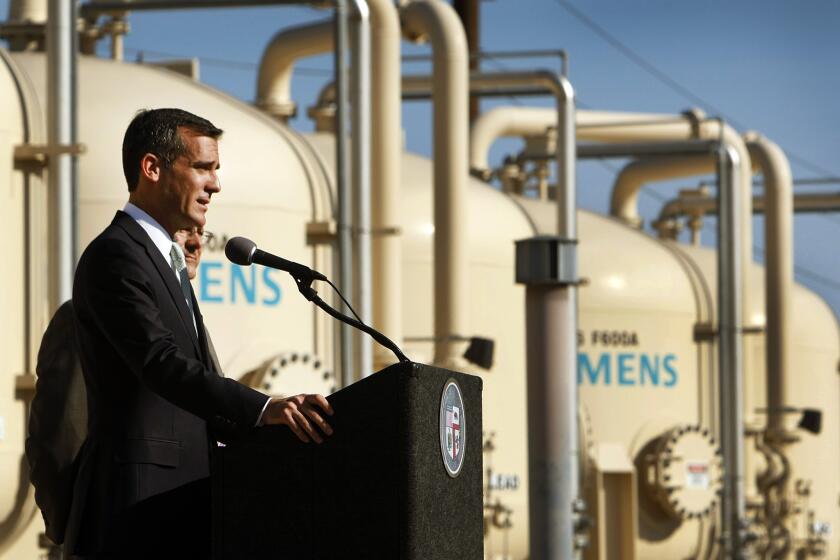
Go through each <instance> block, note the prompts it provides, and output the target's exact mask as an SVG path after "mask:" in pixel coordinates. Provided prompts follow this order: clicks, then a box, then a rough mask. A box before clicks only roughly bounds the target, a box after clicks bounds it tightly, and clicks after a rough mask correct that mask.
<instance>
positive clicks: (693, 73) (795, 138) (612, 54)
mask: <svg viewBox="0 0 840 560" xmlns="http://www.w3.org/2000/svg"><path fill="white" fill-rule="evenodd" d="M569 6H571V8H569ZM7 12H8V0H0V14H6V13H7ZM575 13H577V14H583V16H584V17H585V18H588V21H590V22H593V23H594V24H595V25H597V26H599V27H600V28H601V29H603V30H604V31H605V32H606V33H607V34H608V35H609V36H610V37H612V38H613V39H614V40H616V41H618V42H619V43H621V44H622V45H623V46H624V47H626V48H628V49H629V50H630V51H632V53H633V55H635V56H636V57H638V58H639V59H641V60H643V61H644V62H645V63H647V64H648V65H651V66H652V67H654V68H656V69H657V70H658V71H661V72H662V73H664V74H666V75H667V76H669V77H670V78H671V79H672V80H673V81H674V82H676V83H677V84H678V85H679V87H680V88H682V89H684V90H687V91H689V92H690V94H686V93H684V92H682V91H678V90H677V88H675V87H673V86H672V85H668V84H666V83H663V81H662V80H660V79H658V78H656V77H654V76H653V75H651V73H650V72H648V71H646V70H645V69H643V68H642V67H641V66H640V65H639V64H638V63H637V62H634V61H633V60H632V59H631V56H633V55H630V56H628V54H627V53H626V52H623V51H622V50H620V49H619V48H616V46H615V45H613V44H611V43H610V42H609V41H608V40H605V39H604V37H602V36H600V35H599V34H598V33H596V32H595V31H593V29H592V28H591V26H587V25H586V24H585V23H584V22H583V21H581V19H580V17H576V15H575ZM329 15H330V13H329V12H326V11H319V10H314V9H311V8H304V7H278V8H242V9H236V10H231V9H225V10H200V11H190V12H158V13H136V14H132V15H131V16H130V20H129V21H130V23H131V26H132V32H131V34H130V35H128V36H127V38H126V47H127V58H134V57H135V56H136V55H137V52H138V51H143V52H144V53H145V54H144V56H145V57H146V58H148V59H158V58H166V57H172V56H191V57H198V58H200V59H202V60H201V79H202V81H204V82H206V83H208V84H210V85H212V86H213V87H216V88H218V89H220V90H223V91H225V92H227V93H229V94H231V95H233V96H235V97H238V98H240V99H243V100H245V101H251V100H253V98H254V89H255V81H256V64H257V62H258V61H259V58H260V54H261V53H262V50H263V49H264V47H265V46H266V44H267V43H268V42H269V40H270V38H271V37H272V35H273V34H274V33H276V32H277V31H278V30H280V29H284V28H286V27H289V26H293V25H296V24H299V23H302V22H309V21H314V20H320V19H324V18H326V17H328V16H329ZM838 30H840V2H836V1H829V0H809V1H807V2H802V1H796V0H787V1H783V0H728V1H724V0H703V1H694V2H690V1H674V0H670V1H667V0H588V1H584V0H568V1H567V0H489V1H485V2H481V47H482V48H483V49H484V50H488V51H499V50H509V49H517V50H519V49H559V48H563V49H566V50H567V51H568V52H569V55H570V59H571V62H570V79H571V81H572V83H573V84H574V87H575V90H576V92H577V95H578V99H579V101H580V104H581V106H585V107H587V108H596V109H612V110H627V111H646V112H648V111H649V112H680V111H683V110H685V109H687V108H689V107H692V106H696V105H698V102H700V104H701V106H703V108H704V109H705V110H706V112H707V114H709V115H722V116H724V117H725V118H727V120H729V121H730V122H731V123H732V124H733V125H735V126H736V128H738V129H739V130H742V131H743V130H747V129H751V130H757V131H759V132H761V133H762V134H764V135H765V136H767V137H769V138H770V139H772V140H773V141H775V142H776V143H777V144H779V145H780V146H781V147H782V148H783V149H784V150H785V151H786V152H787V153H788V154H789V157H790V159H791V167H792V169H793V174H794V177H797V178H810V177H817V176H826V175H831V176H840V158H838V149H840V109H838V107H837V92H838V91H840V72H839V71H838V62H837V55H838V54H839V53H840V33H838ZM102 48H103V49H102V50H103V53H104V52H105V50H106V49H107V45H106V44H103V45H102ZM403 52H404V53H406V54H408V53H423V52H428V47H424V46H414V45H409V44H407V43H404V44H403ZM158 53H164V54H163V55H162V56H161V55H159V54H158ZM219 60H222V61H236V62H238V63H239V64H235V65H230V64H221V63H219V62H218V61H219ZM502 64H503V66H504V67H507V68H514V67H529V68H533V67H535V66H540V67H546V66H547V67H550V68H557V62H556V61H554V60H542V61H527V62H514V61H504V62H503V63H502ZM299 67H301V68H305V69H306V70H305V71H302V72H298V73H297V75H296V77H295V80H294V82H293V95H294V97H295V99H296V100H297V101H298V102H299V104H300V105H301V107H303V108H305V107H307V106H309V105H310V104H312V102H313V101H314V98H315V97H316V95H317V92H318V90H319V89H320V87H321V86H322V85H323V84H324V83H325V82H327V81H328V80H330V79H331V78H330V76H329V70H330V68H331V57H329V56H321V57H313V58H311V59H308V60H306V61H304V62H301V63H300V64H299ZM424 68H425V67H424V66H423V65H422V64H420V65H413V66H411V67H409V71H411V72H422V71H423V70H424ZM485 68H486V69H488V70H492V69H499V66H498V64H496V65H487V66H486V67H485ZM499 103H503V104H510V103H513V101H511V100H503V101H493V102H483V105H482V106H483V108H485V109H486V108H489V107H491V106H492V105H493V104H499ZM517 103H520V104H524V105H548V104H550V101H549V100H543V101H540V100H533V99H523V100H519V101H517ZM301 113H305V111H301ZM403 124H404V127H405V129H406V134H407V146H408V149H409V150H411V151H414V152H418V153H421V154H425V155H429V154H430V153H431V111H430V106H429V105H428V104H427V103H409V104H404V105H403ZM295 126H296V127H297V128H300V129H303V130H308V129H310V128H311V124H310V123H309V122H308V121H307V120H306V119H305V118H304V117H299V118H298V119H297V120H296V121H295ZM518 145H519V144H518V142H516V141H513V140H510V141H500V142H497V143H496V145H495V146H494V148H493V150H492V153H491V155H492V158H491V159H492V160H493V161H499V160H500V159H501V158H502V157H503V156H504V155H505V154H507V153H511V152H513V151H515V150H516V149H517V148H518ZM616 168H620V162H611V163H610V165H609V166H605V165H603V164H599V163H597V162H587V163H582V164H580V166H579V171H578V201H579V204H580V205H581V206H582V207H584V208H587V209H591V210H595V211H598V212H605V211H606V209H607V201H608V197H609V190H610V186H611V184H612V180H613V177H614V169H616ZM697 182H698V181H697V180H694V179H692V180H687V181H681V182H674V183H659V184H656V185H654V186H653V187H651V188H649V189H647V190H646V191H645V194H644V195H642V196H641V197H640V211H641V213H642V215H643V216H644V217H645V218H647V219H650V218H653V217H655V216H656V214H657V213H658V211H659V208H660V206H661V204H662V203H661V200H662V199H663V198H671V197H672V196H673V195H674V194H675V193H676V190H677V189H679V188H686V187H694V186H696V185H697ZM809 189H810V190H822V191H826V192H838V191H840V184H834V185H829V186H822V187H808V188H805V187H802V188H800V189H799V192H806V191H807V190H809ZM709 222H710V223H711V222H712V221H711V220H709ZM794 223H795V264H796V267H797V280H798V281H800V282H802V283H804V284H806V285H808V286H809V287H810V288H812V289H814V290H815V291H817V292H818V293H820V294H821V295H822V296H823V297H824V298H825V299H826V300H828V302H829V303H830V304H831V305H832V307H833V308H834V310H835V313H836V314H839V315H840V259H838V252H837V249H836V246H837V242H836V240H837V239H838V238H840V215H807V216H804V215H803V216H797V217H796V219H795V222H794ZM754 226H755V233H754V238H755V243H756V245H757V251H756V258H757V259H758V260H759V261H760V260H762V253H761V247H762V246H763V233H762V231H763V229H762V228H763V219H762V218H760V217H759V218H756V219H755V220H754ZM712 230H713V227H712V226H710V227H708V228H707V229H706V230H704V242H706V243H709V242H712V241H713V235H712V234H711V233H710V232H711V231H712Z"/></svg>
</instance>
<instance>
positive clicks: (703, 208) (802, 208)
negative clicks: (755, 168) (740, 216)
mask: <svg viewBox="0 0 840 560" xmlns="http://www.w3.org/2000/svg"><path fill="white" fill-rule="evenodd" d="M766 200H767V197H766V195H765V196H754V197H753V201H752V211H753V214H764V213H765V207H766V204H765V201H766ZM827 212H840V192H836V193H807V194H805V193H803V194H797V195H794V196H793V213H794V214H822V213H827ZM711 214H717V200H716V199H715V198H714V197H711V196H704V197H700V196H690V197H684V196H679V197H677V198H673V199H671V200H669V201H667V202H665V204H664V205H663V206H662V210H660V211H659V217H658V218H657V220H656V221H658V222H665V221H668V220H673V219H675V218H678V217H680V216H708V215H711ZM768 220H769V217H768ZM765 247H766V242H765Z"/></svg>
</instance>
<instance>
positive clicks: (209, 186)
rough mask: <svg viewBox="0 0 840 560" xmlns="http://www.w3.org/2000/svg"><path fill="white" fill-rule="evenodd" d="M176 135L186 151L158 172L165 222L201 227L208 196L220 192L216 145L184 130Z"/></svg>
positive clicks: (209, 139) (207, 204) (211, 140)
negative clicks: (179, 136) (163, 202)
mask: <svg viewBox="0 0 840 560" xmlns="http://www.w3.org/2000/svg"><path fill="white" fill-rule="evenodd" d="M179 133H180V135H181V140H182V141H183V143H184V147H185V148H186V152H185V153H184V154H183V155H181V156H178V158H177V159H176V160H175V161H174V162H173V163H172V165H171V166H170V167H168V168H163V169H161V176H160V185H159V186H160V189H161V194H162V196H163V197H164V199H165V207H166V209H167V210H168V212H167V213H168V214H169V216H168V219H167V222H169V223H170V224H172V225H174V226H175V227H176V228H177V229H181V228H203V227H204V223H205V222H206V216H205V215H206V214H207V209H208V206H209V205H210V197H211V196H212V195H213V194H215V193H217V192H219V191H220V190H221V184H220V183H219V177H218V174H217V171H218V169H219V143H218V142H217V141H216V140H215V139H214V138H210V137H208V136H199V135H197V134H195V133H194V132H192V131H190V130H189V129H186V128H180V129H179Z"/></svg>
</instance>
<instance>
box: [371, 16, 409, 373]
mask: <svg viewBox="0 0 840 560" xmlns="http://www.w3.org/2000/svg"><path fill="white" fill-rule="evenodd" d="M368 4H369V6H370V10H371V13H370V18H371V22H370V23H371V47H372V52H371V81H372V83H371V95H370V98H371V103H372V104H373V106H374V107H375V108H376V111H375V112H374V113H373V114H372V115H371V150H372V152H373V156H374V157H373V161H372V162H371V198H372V199H373V200H372V205H373V207H372V216H371V219H372V223H373V232H372V233H373V236H372V251H373V278H372V288H373V293H374V294H375V300H374V302H373V324H374V326H376V328H377V329H379V330H380V331H382V332H384V333H385V334H386V335H387V336H388V337H389V338H390V339H391V340H393V341H394V342H395V343H396V344H397V346H401V345H402V338H403V322H402V305H403V298H402V242H401V240H400V236H399V221H400V214H401V212H402V208H400V204H399V201H400V185H401V182H402V178H401V176H400V162H401V158H402V149H403V148H402V125H401V115H400V102H401V97H400V88H401V84H400V19H399V16H398V14H397V10H396V8H395V7H394V5H393V2H391V0H369V1H368ZM393 360H394V357H393V354H391V352H389V351H388V350H387V349H386V348H384V347H382V346H381V345H379V344H377V345H376V346H375V347H374V365H373V369H375V370H379V369H381V368H383V367H385V366H386V365H388V364H390V363H392V362H393Z"/></svg>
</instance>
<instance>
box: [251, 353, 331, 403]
mask: <svg viewBox="0 0 840 560" xmlns="http://www.w3.org/2000/svg"><path fill="white" fill-rule="evenodd" d="M239 381H241V382H242V383H244V384H246V385H248V386H249V387H253V388H254V389H259V390H260V391H263V392H265V393H268V394H270V395H273V396H291V395H299V394H304V393H318V394H321V395H328V394H330V393H333V392H335V390H336V379H335V374H334V373H333V372H332V371H331V370H328V369H327V368H326V366H325V364H324V360H322V359H321V358H319V357H318V356H316V355H314V354H310V353H308V352H283V353H280V354H277V355H275V356H273V357H271V358H269V359H268V360H266V361H264V362H263V363H262V364H260V365H259V366H258V367H256V368H255V369H253V370H251V371H249V372H247V373H245V374H244V375H243V376H242V377H241V378H240V379H239Z"/></svg>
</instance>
